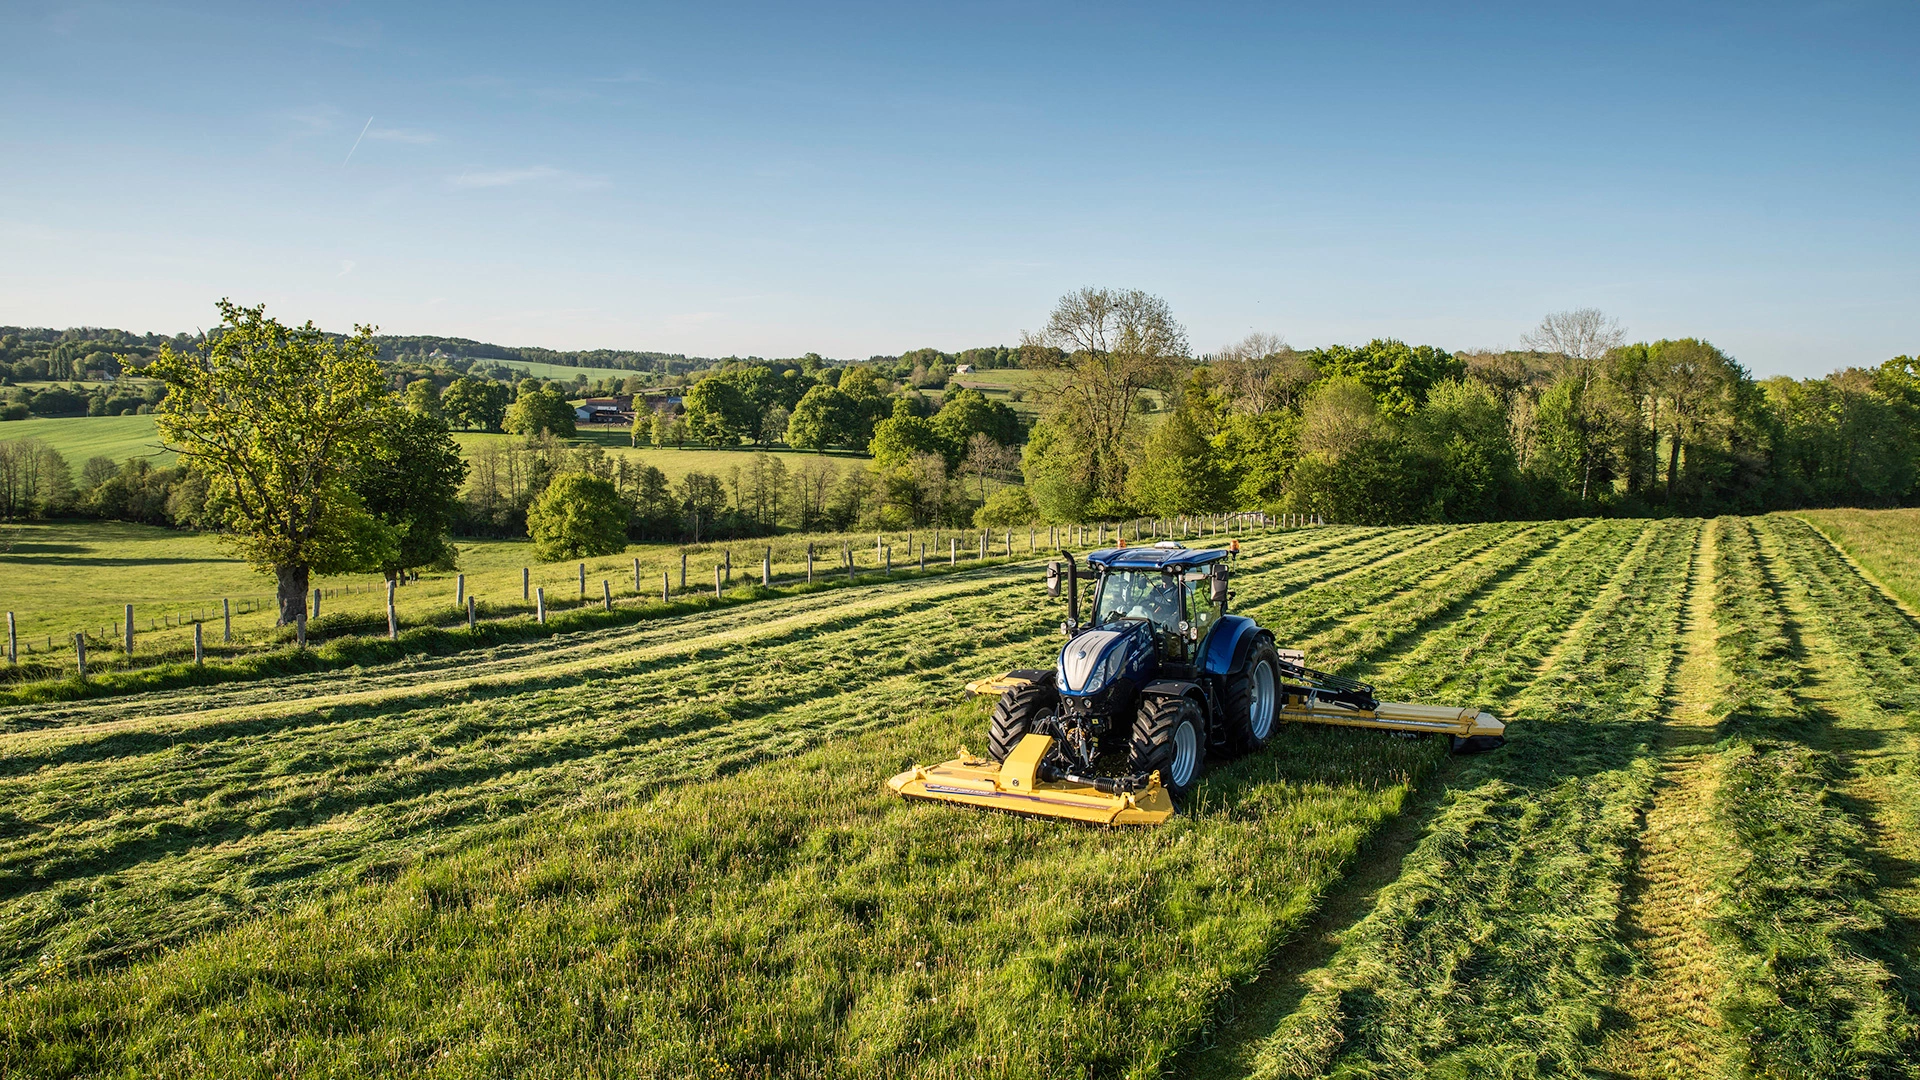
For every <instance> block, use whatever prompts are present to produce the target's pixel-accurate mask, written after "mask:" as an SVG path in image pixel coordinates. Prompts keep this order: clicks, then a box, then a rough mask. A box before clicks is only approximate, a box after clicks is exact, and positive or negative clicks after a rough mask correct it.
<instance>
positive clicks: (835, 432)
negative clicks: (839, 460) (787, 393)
mask: <svg viewBox="0 0 1920 1080" xmlns="http://www.w3.org/2000/svg"><path fill="white" fill-rule="evenodd" d="M859 428H860V423H859V405H858V404H856V403H855V402H854V400H853V399H852V398H850V397H848V396H847V395H846V394H844V393H842V392H841V391H840V389H839V388H838V387H834V386H826V385H821V386H816V387H814V388H813V389H811V390H808V391H807V392H806V395H805V396H804V397H802V398H801V399H800V401H799V403H798V404H796V405H795V406H794V407H793V415H792V416H790V417H788V418H787V445H788V446H791V447H793V448H794V449H795V450H825V449H827V448H828V447H830V446H848V445H853V444H854V440H855V438H856V436H857V434H858V432H859ZM862 445H864V444H862Z"/></svg>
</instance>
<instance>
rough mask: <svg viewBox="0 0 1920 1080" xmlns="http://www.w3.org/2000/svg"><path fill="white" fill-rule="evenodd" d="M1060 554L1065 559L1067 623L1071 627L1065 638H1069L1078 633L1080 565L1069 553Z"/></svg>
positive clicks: (1071, 553)
mask: <svg viewBox="0 0 1920 1080" xmlns="http://www.w3.org/2000/svg"><path fill="white" fill-rule="evenodd" d="M1061 554H1062V555H1065V556H1066V557H1067V622H1068V624H1069V625H1071V626H1072V627H1073V629H1071V630H1069V631H1067V636H1069V637H1071V636H1073V635H1074V634H1077V633H1079V632H1080V563H1079V561H1078V560H1076V559H1075V558H1074V557H1073V552H1071V551H1063V552H1061Z"/></svg>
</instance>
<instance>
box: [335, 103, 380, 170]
mask: <svg viewBox="0 0 1920 1080" xmlns="http://www.w3.org/2000/svg"><path fill="white" fill-rule="evenodd" d="M372 126H373V117H371V116H369V117H367V122H366V125H365V126H364V127H362V128H361V129H360V137H359V138H357V139H354V140H353V147H352V148H351V149H349V150H348V151H347V156H346V160H345V161H342V162H341V163H340V167H341V168H343V169H344V168H346V167H347V162H348V161H352V160H353V151H354V150H358V149H360V139H364V138H366V137H367V128H370V127H372Z"/></svg>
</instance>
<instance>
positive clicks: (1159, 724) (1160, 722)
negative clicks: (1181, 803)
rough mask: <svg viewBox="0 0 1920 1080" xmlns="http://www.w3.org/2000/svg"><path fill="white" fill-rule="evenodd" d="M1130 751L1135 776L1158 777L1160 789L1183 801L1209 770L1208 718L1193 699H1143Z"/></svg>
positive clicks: (1135, 716)
mask: <svg viewBox="0 0 1920 1080" xmlns="http://www.w3.org/2000/svg"><path fill="white" fill-rule="evenodd" d="M1183 732H1184V734H1183ZM1128 749H1129V753H1128V757H1129V767H1130V768H1132V770H1133V771H1134V772H1136V773H1150V772H1157V773H1159V774H1160V786H1161V787H1164V788H1166V789H1167V790H1168V791H1169V792H1171V793H1172V794H1173V797H1174V798H1176V799H1179V798H1182V797H1184V796H1185V795H1186V793H1187V792H1189V791H1191V790H1193V785H1194V784H1195V783H1197V782H1198V781H1199V779H1200V772H1201V770H1203V769H1204V768H1206V764H1207V718H1206V715H1205V714H1204V713H1202V712H1201V711H1200V706H1198V705H1196V704H1194V703H1193V700H1192V699H1191V698H1184V697H1178V698H1176V697H1150V698H1143V699H1141V701H1140V710H1139V712H1137V713H1135V714H1134V717H1133V743H1132V745H1131V746H1130V747H1129V748H1128Z"/></svg>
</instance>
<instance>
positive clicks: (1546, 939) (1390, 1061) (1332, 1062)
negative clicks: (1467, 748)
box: [1254, 521, 1697, 1077]
mask: <svg viewBox="0 0 1920 1080" xmlns="http://www.w3.org/2000/svg"><path fill="white" fill-rule="evenodd" d="M1696 535H1697V526H1695V525H1694V524H1693V523H1690V522H1680V521H1675V522H1663V523H1659V524H1654V525H1649V526H1647V532H1646V534H1645V535H1644V537H1643V538H1642V539H1641V541H1640V542H1639V543H1637V544H1636V545H1635V547H1634V548H1633V550H1632V551H1631V552H1630V553H1628V554H1627V555H1626V556H1625V557H1624V559H1623V560H1622V562H1621V563H1620V564H1619V569H1618V573H1617V574H1616V575H1615V576H1614V577H1613V578H1612V580H1611V581H1610V582H1609V583H1608V584H1606V585H1605V587H1604V588H1602V589H1601V590H1600V591H1599V594H1598V596H1597V598H1596V599H1595V601H1594V603H1593V606H1592V610H1591V611H1590V612H1585V613H1584V614H1583V615H1581V616H1580V617H1579V619H1578V621H1577V622H1576V623H1573V624H1571V625H1572V634H1571V636H1570V638H1569V639H1568V640H1566V641H1565V642H1563V643H1561V644H1560V645H1558V646H1557V647H1556V651H1555V653H1554V654H1553V656H1552V663H1551V667H1550V668H1549V669H1548V670H1546V671H1544V672H1542V673H1541V675H1540V677H1539V678H1537V679H1536V680H1534V681H1533V682H1532V683H1531V684H1530V685H1529V686H1528V687H1527V689H1526V690H1525V691H1523V692H1522V693H1521V695H1520V699H1519V701H1518V703H1517V704H1516V706H1515V709H1514V716H1513V718H1512V720H1513V729H1512V730H1513V732H1514V735H1515V737H1514V738H1513V739H1512V740H1511V741H1510V744H1509V746H1508V747H1507V748H1506V750H1505V751H1503V752H1502V753H1501V754H1499V755H1493V756H1489V757H1486V758H1481V759H1476V760H1473V761H1471V762H1469V763H1467V764H1465V765H1464V766H1463V767H1462V768H1461V769H1460V770H1459V771H1458V773H1457V774H1456V775H1455V776H1454V777H1453V778H1452V779H1451V780H1450V782H1449V787H1450V789H1451V790H1450V791H1449V793H1448V795H1447V796H1446V798H1445V799H1444V800H1443V802H1442V803H1441V805H1440V807H1439V808H1438V809H1437V810H1436V811H1435V812H1434V814H1433V815H1432V818H1431V820H1430V822H1429V824H1428V827H1427V831H1426V833H1425V835H1424V836H1423V837H1422V838H1421V840H1420V841H1419V843H1418V844H1417V845H1416V846H1415V848H1414V849H1413V851H1412V852H1410V853H1409V855H1408V856H1407V858H1406V859H1405V861H1404V862H1403V864H1402V868H1401V873H1400V877H1399V879H1398V880H1396V881H1395V882H1394V883H1393V884H1391V885H1390V886H1388V887H1387V888H1386V889H1384V890H1383V891H1382V892H1381V894H1380V895H1379V898H1378V901H1377V903H1376V905H1375V907H1374V909H1373V911H1372V912H1370V913H1369V914H1368V915H1367V916H1366V917H1365V918H1364V919H1362V920H1361V921H1360V922H1359V923H1357V924H1356V925H1355V926H1354V927H1353V928H1352V929H1351V930H1350V931H1349V932H1348V933H1347V934H1346V935H1345V936H1344V937H1343V939H1342V943H1341V946H1340V949H1339V950H1338V952H1337V954H1336V955H1335V957H1334V959H1333V961H1332V962H1331V963H1330V964H1329V966H1328V969H1327V971H1326V973H1325V979H1324V981H1323V982H1322V983H1321V984H1320V985H1318V986H1317V987H1316V988H1315V989H1313V990H1311V991H1310V992H1309V993H1308V994H1307V995H1306V997H1305V998H1304V999H1303V1001H1302V1002H1301V1004H1300V1006H1299V1007H1298V1008H1297V1009H1296V1010H1295V1011H1294V1012H1293V1013H1292V1014H1291V1015H1290V1016H1288V1017H1287V1018H1286V1019H1285V1020H1284V1021H1282V1023H1281V1024H1280V1026H1279V1028H1278V1029H1277V1030H1276V1031H1275V1032H1274V1034H1273V1035H1272V1036H1271V1037H1270V1038H1268V1039H1267V1040H1266V1041H1265V1042H1264V1043H1263V1045H1262V1046H1260V1047H1259V1049H1258V1050H1257V1052H1256V1053H1255V1055H1254V1067H1255V1068H1254V1071H1255V1073H1256V1074H1257V1075H1266V1076H1300V1077H1305V1076H1319V1075H1322V1074H1325V1073H1328V1072H1335V1073H1338V1074H1340V1075H1354V1076H1363V1075H1418V1074H1427V1073H1432V1074H1438V1075H1462V1076H1465V1075H1507V1076H1528V1075H1542V1074H1562V1073H1578V1072H1580V1071H1581V1070H1582V1069H1583V1068H1584V1067H1585V1065H1586V1063H1587V1062H1588V1060H1589V1058H1590V1056H1591V1052H1592V1046H1593V1044H1594V1041H1595V1038H1596V1036H1597V1034H1598V1032H1599V1030H1600V1028H1601V1025H1602V1023H1603V1020H1604V1017H1605V1015H1606V1012H1607V1009H1608V1007H1609V1004H1610V1002H1611V1000H1612V998H1613V996H1614V994H1615V992H1616V990H1617V987H1618V983H1619V980H1620V979H1621V977H1622V976H1623V975H1624V974H1625V973H1626V972H1627V970H1628V969H1629V963H1630V962H1629V956H1628V951H1627V948H1626V946H1625V944H1624V942H1623V940H1622V932H1623V931H1622V926H1621V920H1620V918H1619V915H1620V904H1621V897H1622V894H1623V891H1624V889H1625V886H1626V881H1627V876H1628V868H1629V861H1630V860H1629V851H1630V845H1631V843H1632V840H1633V835H1634V831H1635V827H1636V822H1637V814H1638V811H1639V808H1640V807H1641V806H1642V805H1644V803H1645V801H1646V798H1647V795H1648V793H1649V791H1650V790H1651V786H1652V781H1653V775H1654V769H1653V765H1652V762H1651V756H1650V753H1649V742H1650V736H1651V734H1652V729H1653V727H1654V719H1655V717H1656V715H1657V713H1658V709H1659V707H1660V703H1661V698H1662V694H1663V688H1664V687H1665V685H1666V682H1667V679H1668V676H1669V672H1670V668H1671V666H1672V662H1673V654H1674V646H1675V641H1676V638H1677V631H1678V621H1679V609H1680V604H1681V601H1682V598H1683V596H1684V593H1685V590H1686V582H1687V578H1688V567H1689V562H1690V556H1691V553H1692V550H1693V547H1694V543H1695V539H1696ZM1526 599H1527V600H1529V601H1532V602H1533V603H1535V604H1537V605H1538V607H1539V608H1540V609H1541V612H1542V614H1543V615H1546V614H1547V613H1549V612H1553V611H1556V610H1559V609H1561V608H1562V607H1564V606H1567V605H1571V606H1573V607H1576V608H1578V607H1583V606H1584V605H1583V604H1581V603H1580V602H1578V601H1576V600H1573V599H1572V594H1571V593H1570V592H1557V591H1551V590H1545V591H1533V590H1529V591H1528V592H1527V593H1526ZM1566 617H1567V616H1566V615H1565V614H1562V615H1561V616H1560V618H1562V619H1565V618H1566Z"/></svg>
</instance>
